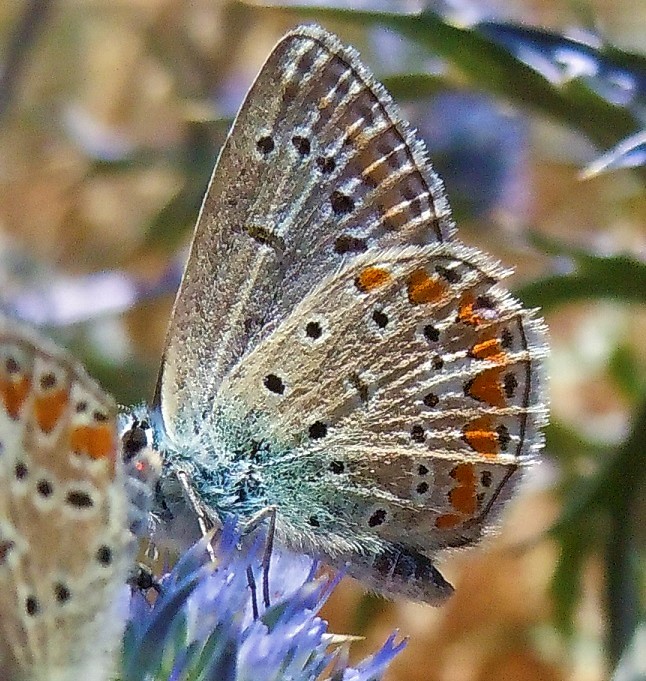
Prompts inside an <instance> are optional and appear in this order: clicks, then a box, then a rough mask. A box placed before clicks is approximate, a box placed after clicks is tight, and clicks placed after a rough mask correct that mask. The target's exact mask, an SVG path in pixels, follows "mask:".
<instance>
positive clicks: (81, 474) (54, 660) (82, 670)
mask: <svg viewBox="0 0 646 681" xmlns="http://www.w3.org/2000/svg"><path fill="white" fill-rule="evenodd" d="M128 503H129V502H128V499H127V495H126V487H125V481H124V471H123V468H122V465H121V460H120V458H119V457H118V446H117V431H116V405H115V404H114V402H113V400H112V399H111V398H110V397H109V396H107V395H105V394H104V393H103V392H102V391H101V390H100V388H99V387H98V386H97V385H96V384H95V383H94V382H93V381H92V380H91V379H90V378H89V377H88V375H87V374H86V373H85V371H84V370H83V369H82V368H81V367H80V366H78V365H77V364H76V363H74V362H73V361H72V360H71V359H70V358H69V357H68V356H67V355H66V354H64V353H62V352H60V351H59V350H58V349H57V348H56V347H54V346H52V345H51V344H49V343H46V342H45V341H43V340H42V339H40V338H37V337H36V336H35V335H34V334H32V333H31V332H29V331H27V330H25V329H23V328H21V327H17V326H16V325H15V324H14V323H10V322H8V321H7V320H5V319H4V318H0V613H1V616H0V668H1V669H2V670H3V676H2V678H3V679H7V680H8V681H23V680H25V681H26V680H27V679H30V680H31V679H50V678H51V679H57V680H59V679H60V681H66V680H70V681H71V680H72V679H79V678H88V679H103V678H107V677H108V675H109V673H110V670H111V667H112V660H111V659H110V657H109V656H110V655H111V654H112V653H113V652H114V649H115V648H116V646H117V645H118V637H119V635H120V626H121V627H122V626H123V622H124V617H123V613H122V615H121V617H117V616H116V612H113V609H114V608H115V605H116V599H117V594H118V589H119V588H120V587H121V586H123V585H124V584H125V580H126V577H127V572H128V570H129V567H130V562H131V560H132V559H133V552H134V549H135V543H134V540H133V536H132V535H131V533H130V531H129V527H128V511H129V507H128Z"/></svg>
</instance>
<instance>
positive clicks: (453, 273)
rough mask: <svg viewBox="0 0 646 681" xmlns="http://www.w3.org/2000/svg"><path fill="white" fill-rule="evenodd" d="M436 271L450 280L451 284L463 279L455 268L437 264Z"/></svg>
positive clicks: (443, 277)
mask: <svg viewBox="0 0 646 681" xmlns="http://www.w3.org/2000/svg"><path fill="white" fill-rule="evenodd" d="M435 271H436V272H437V273H438V274H439V275H440V276H441V277H442V279H444V280H446V281H448V282H449V284H457V283H458V282H459V281H460V279H461V277H460V273H459V272H458V271H457V269H455V268H449V267H444V266H443V265H436V266H435Z"/></svg>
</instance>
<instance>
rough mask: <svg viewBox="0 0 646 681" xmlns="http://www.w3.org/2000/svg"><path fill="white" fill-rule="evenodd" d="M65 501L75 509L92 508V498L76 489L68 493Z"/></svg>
mask: <svg viewBox="0 0 646 681" xmlns="http://www.w3.org/2000/svg"><path fill="white" fill-rule="evenodd" d="M65 501H66V502H67V503H68V504H69V505H70V506H74V507H75V508H92V506H94V500H93V499H92V497H91V496H90V495H89V494H88V493H87V492H83V491H82V490H78V489H77V490H72V491H71V492H68V493H67V496H66V497H65Z"/></svg>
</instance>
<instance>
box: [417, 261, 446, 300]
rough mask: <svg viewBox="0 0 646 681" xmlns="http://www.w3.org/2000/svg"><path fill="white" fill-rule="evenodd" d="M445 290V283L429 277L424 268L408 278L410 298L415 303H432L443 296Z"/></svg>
mask: <svg viewBox="0 0 646 681" xmlns="http://www.w3.org/2000/svg"><path fill="white" fill-rule="evenodd" d="M445 291H446V287H445V284H444V283H443V282H441V281H440V280H439V279H436V278H432V277H429V276H428V274H426V270H425V269H424V268H420V269H418V270H415V271H414V272H413V273H412V274H411V275H410V277H409V278H408V300H410V302H411V303H413V305H419V304H421V303H432V302H434V301H436V300H438V299H439V298H441V297H442V295H443V294H444V292H445Z"/></svg>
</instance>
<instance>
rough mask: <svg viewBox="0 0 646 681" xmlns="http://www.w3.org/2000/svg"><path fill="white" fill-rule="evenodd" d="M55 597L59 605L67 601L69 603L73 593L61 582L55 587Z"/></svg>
mask: <svg viewBox="0 0 646 681" xmlns="http://www.w3.org/2000/svg"><path fill="white" fill-rule="evenodd" d="M54 596H55V597H56V600H57V601H58V602H59V603H65V602H66V601H69V599H70V598H71V596H72V593H71V591H70V590H69V587H67V586H66V585H65V584H61V583H60V582H59V583H58V584H55V585H54Z"/></svg>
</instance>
